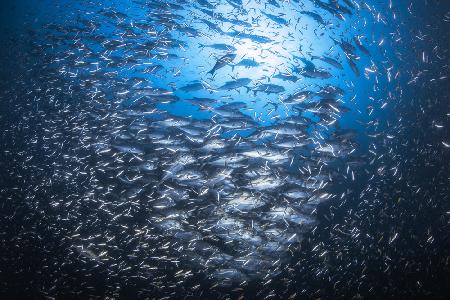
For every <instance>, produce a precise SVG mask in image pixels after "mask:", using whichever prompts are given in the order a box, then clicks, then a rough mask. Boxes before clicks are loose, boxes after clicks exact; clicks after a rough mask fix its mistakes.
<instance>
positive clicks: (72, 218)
mask: <svg viewBox="0 0 450 300" xmlns="http://www.w3.org/2000/svg"><path fill="white" fill-rule="evenodd" d="M391 6H392V5H390V6H389V7H391ZM54 9H55V10H57V11H58V12H59V14H58V16H59V17H58V18H54V19H53V20H46V21H45V22H44V21H42V22H41V23H39V24H38V25H34V28H33V30H32V31H31V32H29V33H28V34H29V35H30V36H31V37H32V39H31V43H29V44H27V45H26V46H25V47H28V48H29V49H30V50H29V51H30V52H31V53H32V56H31V58H29V59H27V60H25V61H24V63H23V65H22V68H23V70H22V71H18V72H19V74H23V75H22V76H21V77H20V79H18V80H17V82H16V85H17V86H18V87H17V88H14V89H11V88H9V89H8V88H5V89H3V91H2V95H1V97H2V99H5V100H4V101H5V102H7V103H10V105H12V106H13V107H14V109H12V111H13V114H12V115H11V116H10V118H13V116H20V121H19V122H18V124H17V125H16V126H15V128H16V129H15V130H13V131H11V132H12V133H11V134H10V135H9V136H10V137H13V138H11V140H10V141H9V143H10V145H13V146H10V147H8V148H6V149H7V150H5V151H4V152H3V154H2V155H3V158H2V160H3V161H4V165H5V169H6V170H10V173H9V174H12V175H13V176H12V177H13V178H14V179H13V181H16V182H21V183H22V184H20V185H16V186H15V187H14V188H11V189H9V191H8V193H6V192H5V195H6V194H8V195H9V196H8V199H10V200H11V199H24V200H23V203H24V205H25V208H23V211H22V213H21V214H22V215H21V217H23V218H25V219H26V220H28V221H29V222H30V223H32V224H34V225H33V226H32V229H30V230H29V231H23V230H21V231H20V233H19V234H18V235H17V236H16V237H15V238H13V240H14V239H16V240H15V241H13V242H12V243H13V244H15V243H17V240H22V241H23V240H30V239H31V240H33V241H34V243H37V244H40V243H42V245H45V246H43V247H42V248H41V251H44V253H47V255H44V257H45V258H44V259H43V262H42V265H43V266H44V267H43V268H42V270H41V271H40V273H41V275H40V276H43V277H45V278H42V279H35V280H37V281H38V285H39V286H40V295H41V296H47V297H50V299H52V297H55V296H56V297H57V296H58V295H63V294H64V293H68V294H70V295H72V296H76V295H84V296H83V297H88V298H89V297H96V295H97V296H98V295H99V293H98V291H96V292H94V290H95V288H93V287H92V286H90V285H89V284H87V283H86V282H88V279H86V278H90V279H89V280H90V282H92V280H93V281H98V282H101V283H102V284H101V286H103V289H104V290H102V292H101V293H100V294H103V296H105V295H106V296H107V297H111V298H117V297H125V298H126V297H128V296H126V295H127V293H131V294H130V295H134V296H129V297H131V298H134V297H138V298H153V297H156V298H163V297H167V298H185V297H189V296H190V297H193V298H201V297H211V295H213V294H214V293H215V292H217V293H218V295H220V297H223V298H226V297H228V296H229V295H230V293H235V295H236V297H238V296H237V295H239V293H240V292H241V291H243V290H244V289H246V288H250V287H252V286H255V285H261V287H260V288H258V289H257V290H256V289H255V291H258V293H257V294H256V295H257V296H256V297H261V298H264V297H275V296H276V295H277V293H281V294H278V295H282V296H281V297H282V298H285V297H288V296H290V297H292V298H295V297H296V296H298V295H300V294H301V293H300V292H299V293H298V294H297V292H292V289H289V288H286V289H284V288H281V290H286V291H290V292H286V291H285V293H286V294H283V293H282V292H281V291H277V292H275V291H274V289H272V290H270V289H265V290H264V287H265V286H270V284H271V283H272V282H273V281H274V280H278V281H279V280H281V279H280V278H285V280H284V282H285V283H286V285H287V286H288V285H289V284H290V283H291V282H292V279H287V278H289V277H288V275H286V274H292V273H293V272H294V270H295V269H296V268H298V264H300V263H301V261H297V262H296V261H295V259H294V258H295V257H296V256H297V255H298V253H301V252H302V251H303V249H302V243H303V242H305V241H304V240H305V237H306V236H310V235H313V234H314V233H315V230H316V229H317V226H323V225H320V223H321V222H319V220H318V218H317V211H318V210H320V207H321V206H322V205H327V203H330V202H332V203H333V204H334V205H335V206H336V207H338V206H339V205H343V203H344V202H345V199H347V198H348V197H350V196H349V195H351V194H352V193H351V191H349V189H348V187H349V186H351V185H352V184H355V185H356V182H361V179H359V178H360V177H363V178H366V179H367V180H369V178H370V180H375V179H374V178H375V177H376V178H386V177H388V176H389V177H391V178H394V179H393V180H394V181H395V180H396V178H397V179H398V178H399V176H400V177H401V176H402V175H401V174H402V171H401V165H402V163H400V160H396V159H395V157H398V155H399V152H396V153H393V151H392V149H393V148H392V146H391V145H392V143H394V142H395V138H394V137H395V133H394V131H395V130H397V129H398V130H399V131H401V130H402V127H401V120H398V123H397V124H394V125H392V126H393V127H392V126H391V127H390V128H391V129H392V128H396V129H394V130H391V131H389V130H386V131H383V133H380V132H381V130H379V127H382V126H385V125H384V123H383V124H381V123H382V122H380V121H379V120H380V119H381V117H380V116H383V114H387V112H388V111H389V109H393V108H392V107H393V106H394V103H395V102H396V101H397V99H398V98H399V97H400V95H401V94H402V90H401V88H399V80H400V78H401V75H402V73H403V72H402V70H401V68H399V67H398V66H396V64H395V63H394V62H395V60H398V59H399V58H398V55H397V54H396V50H395V49H394V46H393V43H395V42H398V41H399V40H400V39H401V33H400V32H399V31H392V32H393V33H390V32H389V30H390V29H386V28H388V26H389V25H388V23H389V22H392V21H393V20H395V17H396V16H395V15H390V14H384V13H383V12H381V11H378V10H377V8H376V7H375V6H371V5H370V3H369V2H368V1H367V2H361V1H356V0H342V1H338V0H330V1H321V0H304V1H303V0H296V1H277V0H267V1H265V0H264V1H263V0H248V1H246V0H244V1H243V0H201V1H200V0H199V1H187V0H168V1H159V0H135V1H112V2H110V1H105V2H99V3H94V2H89V1H68V2H67V1H63V2H61V3H59V4H57V6H56V8H54ZM423 59H424V61H425V60H426V59H427V58H426V57H425V54H424V57H423ZM405 73H406V71H405ZM442 79H443V78H441V80H442ZM412 80H414V78H413V79H412ZM6 99H7V100H6ZM361 116H362V117H361ZM7 119H8V116H5V117H4V118H3V120H2V121H3V122H5V120H7ZM361 120H363V121H361ZM440 124H441V123H439V124H438V123H436V124H435V125H436V126H443V125H440ZM395 126H398V127H395ZM358 128H359V129H358ZM361 128H362V129H361ZM362 132H363V133H362ZM8 133H9V131H8V130H7V131H6V133H4V134H3V137H5V136H8ZM449 142H450V140H443V141H442V142H441V144H440V145H439V146H438V147H439V149H441V150H443V149H446V148H448V147H450V146H449V144H448V143H449ZM377 146H378V147H377ZM380 149H384V150H380ZM387 149H391V151H388V150H387ZM380 151H385V153H386V154H383V153H382V152H380ZM394 152H395V151H394ZM13 153H14V155H13ZM12 157H14V158H12ZM393 157H394V158H393ZM387 159H392V162H391V164H390V165H389V167H385V166H384V165H381V164H382V163H384V162H385V160H387ZM397 161H398V163H397ZM361 190H362V191H361V193H360V195H359V197H360V198H361V199H364V195H365V194H366V193H371V192H373V191H374V190H376V188H374V187H373V186H371V185H368V188H365V189H364V188H362V189H361ZM3 191H6V189H3ZM356 198H358V196H356ZM7 203H9V204H6V205H13V204H11V203H13V202H7ZM371 205H372V204H370V203H367V207H370V206H371ZM13 206H14V205H13ZM11 219H12V218H11ZM353 224H354V222H353ZM334 230H336V232H337V233H336V232H335V234H337V235H342V236H352V237H354V238H355V239H356V238H357V237H358V236H359V234H360V233H359V232H358V230H353V229H352V230H349V229H348V228H347V229H339V228H338V227H334ZM361 236H363V234H361ZM397 236H398V235H397V234H395V232H394V233H392V234H391V235H390V237H389V238H388V241H389V244H391V243H393V242H394V241H395V239H397ZM364 237H365V238H368V239H370V237H366V236H365V235H364ZM49 240H51V241H52V242H51V243H49V242H48V241H49ZM44 241H47V242H44ZM22 243H23V242H22ZM19 244H20V243H19ZM317 247H319V245H317V246H316V247H315V248H314V249H313V251H316V249H321V248H320V247H319V248H317ZM341 251H345V247H342V250H341ZM327 253H328V251H327V250H324V249H322V250H320V252H319V253H318V257H327ZM30 255H32V254H30ZM340 256H342V252H341V253H340V254H337V257H336V258H335V259H338V260H339V259H340ZM326 265H327V262H322V266H323V268H326ZM323 268H322V269H321V268H318V269H316V270H315V274H316V275H317V276H320V274H321V273H322V272H323ZM74 274H76V275H74ZM71 277H73V278H72V279H71ZM127 286H128V289H131V290H132V292H130V291H128V292H127ZM130 286H132V288H130ZM205 286H206V287H207V288H205ZM206 290H207V292H205V291H206ZM230 290H232V292H229V291H230ZM61 291H64V292H61ZM261 291H264V292H261ZM90 292H92V294H90ZM124 295H125V296H124ZM206 295H209V296H206ZM251 296H252V295H250V297H251ZM253 296H254V295H253ZM80 297H81V296H80Z"/></svg>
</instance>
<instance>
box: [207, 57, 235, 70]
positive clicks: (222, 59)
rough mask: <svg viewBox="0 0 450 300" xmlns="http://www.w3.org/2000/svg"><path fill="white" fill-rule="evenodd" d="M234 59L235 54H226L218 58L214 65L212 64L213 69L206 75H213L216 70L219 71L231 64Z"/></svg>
mask: <svg viewBox="0 0 450 300" xmlns="http://www.w3.org/2000/svg"><path fill="white" fill-rule="evenodd" d="M235 58H236V54H234V53H227V54H225V55H224V56H222V57H220V58H219V59H218V60H217V61H216V63H215V64H214V67H213V68H212V69H211V70H210V71H209V72H208V74H211V75H214V73H215V72H216V71H217V70H219V69H221V68H223V67H225V66H227V65H229V64H230V63H232V62H233V60H234V59H235Z"/></svg>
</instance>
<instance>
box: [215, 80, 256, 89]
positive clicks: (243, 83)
mask: <svg viewBox="0 0 450 300" xmlns="http://www.w3.org/2000/svg"><path fill="white" fill-rule="evenodd" d="M251 82H252V80H251V79H250V78H238V79H236V80H233V81H227V82H226V83H225V84H224V85H222V86H220V87H219V88H218V89H219V90H225V91H229V90H236V89H239V88H241V87H247V86H248V85H249V84H250V83H251Z"/></svg>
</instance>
